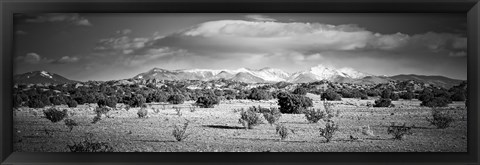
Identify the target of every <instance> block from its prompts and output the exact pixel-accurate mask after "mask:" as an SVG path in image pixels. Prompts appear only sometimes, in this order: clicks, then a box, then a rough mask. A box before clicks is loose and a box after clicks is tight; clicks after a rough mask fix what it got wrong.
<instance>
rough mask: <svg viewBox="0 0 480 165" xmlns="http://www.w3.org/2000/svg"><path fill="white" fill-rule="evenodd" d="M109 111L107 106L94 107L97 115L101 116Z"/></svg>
mask: <svg viewBox="0 0 480 165" xmlns="http://www.w3.org/2000/svg"><path fill="white" fill-rule="evenodd" d="M109 111H110V109H109V108H107V107H105V106H103V107H96V108H95V113H96V114H97V116H100V117H101V116H102V115H105V116H107V113H108V112H109Z"/></svg>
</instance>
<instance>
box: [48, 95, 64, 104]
mask: <svg viewBox="0 0 480 165" xmlns="http://www.w3.org/2000/svg"><path fill="white" fill-rule="evenodd" d="M50 103H52V104H53V105H62V104H65V100H64V99H63V97H60V96H54V97H50Z"/></svg>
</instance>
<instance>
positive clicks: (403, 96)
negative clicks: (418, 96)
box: [400, 92, 415, 100]
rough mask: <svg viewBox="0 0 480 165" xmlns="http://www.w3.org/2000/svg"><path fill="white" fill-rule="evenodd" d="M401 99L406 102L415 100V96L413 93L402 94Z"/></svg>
mask: <svg viewBox="0 0 480 165" xmlns="http://www.w3.org/2000/svg"><path fill="white" fill-rule="evenodd" d="M400 98H401V99H404V100H412V99H413V98H415V94H414V93H413V92H403V93H401V94H400Z"/></svg>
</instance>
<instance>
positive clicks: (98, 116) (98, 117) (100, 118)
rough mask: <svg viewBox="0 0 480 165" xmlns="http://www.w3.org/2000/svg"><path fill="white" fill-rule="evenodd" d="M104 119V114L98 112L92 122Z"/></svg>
mask: <svg viewBox="0 0 480 165" xmlns="http://www.w3.org/2000/svg"><path fill="white" fill-rule="evenodd" d="M100 120H102V116H101V115H99V114H97V115H96V116H95V117H93V121H92V124H95V123H97V122H98V121H100Z"/></svg>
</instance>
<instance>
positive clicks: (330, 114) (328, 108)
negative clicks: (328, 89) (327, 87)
mask: <svg viewBox="0 0 480 165" xmlns="http://www.w3.org/2000/svg"><path fill="white" fill-rule="evenodd" d="M323 108H324V109H325V114H326V116H325V120H330V119H331V118H332V117H338V116H340V110H337V111H335V110H334V109H333V104H332V103H329V102H328V101H327V100H323Z"/></svg>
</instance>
